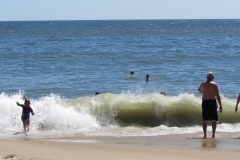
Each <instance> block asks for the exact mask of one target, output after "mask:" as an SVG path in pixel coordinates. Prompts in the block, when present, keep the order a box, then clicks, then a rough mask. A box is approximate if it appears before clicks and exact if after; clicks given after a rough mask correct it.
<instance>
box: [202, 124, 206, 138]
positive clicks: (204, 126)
mask: <svg viewBox="0 0 240 160" xmlns="http://www.w3.org/2000/svg"><path fill="white" fill-rule="evenodd" d="M202 128H203V134H204V135H203V138H207V122H202Z"/></svg>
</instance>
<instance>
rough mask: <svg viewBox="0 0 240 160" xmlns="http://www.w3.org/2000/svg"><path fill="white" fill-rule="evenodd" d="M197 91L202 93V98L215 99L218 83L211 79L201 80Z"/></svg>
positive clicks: (217, 93)
mask: <svg viewBox="0 0 240 160" xmlns="http://www.w3.org/2000/svg"><path fill="white" fill-rule="evenodd" d="M198 91H199V92H201V93H202V99H203V100H208V99H216V97H217V96H218V95H219V91H218V85H217V83H215V82H213V81H205V82H202V84H201V86H200V87H199V89H198Z"/></svg>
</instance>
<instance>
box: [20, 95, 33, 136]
mask: <svg viewBox="0 0 240 160" xmlns="http://www.w3.org/2000/svg"><path fill="white" fill-rule="evenodd" d="M24 99H25V102H24V104H20V103H18V102H16V103H17V105H18V106H20V107H22V117H21V119H22V123H23V128H24V130H25V132H28V131H29V126H30V112H31V113H32V115H34V112H33V110H32V108H31V107H30V100H29V99H28V98H27V97H24Z"/></svg>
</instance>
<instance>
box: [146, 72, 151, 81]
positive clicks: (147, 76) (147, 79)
mask: <svg viewBox="0 0 240 160" xmlns="http://www.w3.org/2000/svg"><path fill="white" fill-rule="evenodd" d="M149 80H150V76H149V74H146V82H148V81H149Z"/></svg>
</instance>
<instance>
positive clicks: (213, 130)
mask: <svg viewBox="0 0 240 160" xmlns="http://www.w3.org/2000/svg"><path fill="white" fill-rule="evenodd" d="M216 128H217V122H216V121H212V138H214V137H215V131H216Z"/></svg>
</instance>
